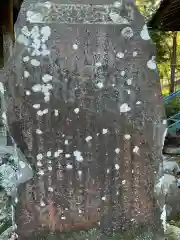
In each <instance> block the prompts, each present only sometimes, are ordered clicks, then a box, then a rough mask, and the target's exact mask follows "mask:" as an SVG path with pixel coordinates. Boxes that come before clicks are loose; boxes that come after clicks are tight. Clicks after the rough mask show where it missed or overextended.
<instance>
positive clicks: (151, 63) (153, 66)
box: [147, 57, 157, 70]
mask: <svg viewBox="0 0 180 240" xmlns="http://www.w3.org/2000/svg"><path fill="white" fill-rule="evenodd" d="M147 67H148V68H149V69H152V70H155V69H156V67H157V66H156V62H155V58H153V57H152V59H151V60H149V61H148V62H147Z"/></svg>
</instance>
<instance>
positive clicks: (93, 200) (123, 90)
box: [2, 0, 166, 240]
mask: <svg viewBox="0 0 180 240" xmlns="http://www.w3.org/2000/svg"><path fill="white" fill-rule="evenodd" d="M90 3H92V5H88V4H90ZM105 4H106V5H105ZM154 50H155V49H154V45H153V43H152V42H151V40H150V37H149V35H148V32H147V27H146V26H145V23H144V20H143V18H142V17H141V16H140V14H139V12H138V11H137V9H136V7H135V6H134V5H133V3H132V1H119V2H118V1H117V2H113V1H109V0H108V1H107V0H104V1H101V0H99V1H95V0H91V1H86V0H84V1H78V2H77V1H64V0H63V1H61V2H59V1H58V0H57V1H55V0H54V1H51V2H43V1H41V2H40V1H34V0H27V1H26V0H25V2H24V3H23V5H22V8H21V12H20V16H19V19H18V21H17V25H16V46H15V49H14V55H13V56H12V58H11V60H10V62H9V63H8V65H7V66H6V67H5V69H4V76H3V77H2V79H3V81H4V86H5V89H6V92H5V96H4V98H5V100H6V106H7V112H6V115H7V122H6V124H7V126H8V128H9V130H10V132H11V134H12V137H13V138H14V140H15V141H16V143H17V144H18V145H19V147H20V148H21V150H22V151H23V152H24V154H25V155H26V156H28V157H29V162H30V165H31V167H32V168H33V169H34V178H33V180H32V181H30V182H29V183H27V184H24V185H22V186H21V188H20V189H19V203H18V204H17V208H16V220H17V224H18V229H17V232H18V234H19V239H20V240H25V239H27V238H30V239H31V238H32V236H33V233H34V232H38V231H44V229H47V230H48V231H51V232H54V231H59V232H62V231H65V230H68V231H73V230H77V229H85V228H88V229H89V228H92V227H94V226H95V227H99V226H100V229H101V231H103V232H105V233H108V234H110V233H112V232H113V231H119V232H122V231H124V230H128V231H134V230H133V229H141V226H143V227H145V228H146V229H147V231H149V232H150V233H149V234H151V237H149V239H152V240H157V239H158V240H160V239H161V238H163V233H162V232H163V231H162V227H161V223H160V210H159V207H158V205H157V204H156V200H155V196H154V185H155V183H156V181H157V179H158V177H159V174H160V172H159V165H160V164H161V165H162V147H163V142H164V132H165V127H166V123H165V122H164V118H165V115H164V108H163V102H162V98H161V94H160V92H161V90H160V82H159V77H158V72H157V68H156V64H155V51H154ZM2 75H3V74H2ZM5 120H6V119H5ZM17 126H19V127H18V128H17ZM157 235H158V237H157ZM33 239H34V238H33ZM144 239H147V238H145V237H144ZM103 240H104V239H103Z"/></svg>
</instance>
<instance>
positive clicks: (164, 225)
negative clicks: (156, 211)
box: [161, 204, 167, 232]
mask: <svg viewBox="0 0 180 240" xmlns="http://www.w3.org/2000/svg"><path fill="white" fill-rule="evenodd" d="M161 221H162V225H163V228H164V232H166V231H167V213H166V204H164V206H163V211H162V213H161Z"/></svg>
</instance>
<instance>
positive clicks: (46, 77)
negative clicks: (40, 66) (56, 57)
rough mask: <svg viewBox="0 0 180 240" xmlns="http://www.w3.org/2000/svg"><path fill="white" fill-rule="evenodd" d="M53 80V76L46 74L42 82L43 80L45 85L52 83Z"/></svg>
mask: <svg viewBox="0 0 180 240" xmlns="http://www.w3.org/2000/svg"><path fill="white" fill-rule="evenodd" d="M52 78H53V77H52V76H51V75H49V74H45V75H44V76H43V77H42V80H43V82H44V83H48V82H50V81H52Z"/></svg>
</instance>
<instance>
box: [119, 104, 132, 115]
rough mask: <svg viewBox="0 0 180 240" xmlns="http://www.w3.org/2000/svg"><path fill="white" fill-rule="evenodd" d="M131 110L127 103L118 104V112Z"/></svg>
mask: <svg viewBox="0 0 180 240" xmlns="http://www.w3.org/2000/svg"><path fill="white" fill-rule="evenodd" d="M129 111H131V108H130V107H129V106H128V104H127V103H124V104H122V105H121V106H120V112H121V113H125V112H129Z"/></svg>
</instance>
